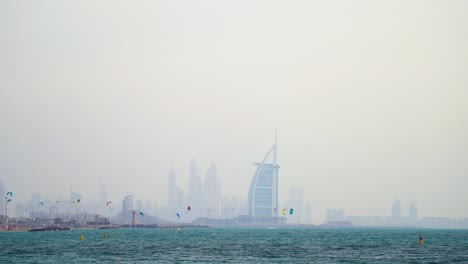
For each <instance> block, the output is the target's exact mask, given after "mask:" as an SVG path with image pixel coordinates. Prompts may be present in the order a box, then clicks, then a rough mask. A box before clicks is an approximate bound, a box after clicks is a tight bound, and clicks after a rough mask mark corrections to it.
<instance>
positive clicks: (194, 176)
mask: <svg viewBox="0 0 468 264" xmlns="http://www.w3.org/2000/svg"><path fill="white" fill-rule="evenodd" d="M188 204H189V205H190V206H191V207H192V210H191V213H190V214H189V217H190V219H191V220H193V219H195V218H197V217H201V216H203V210H204V209H205V208H204V206H203V193H202V180H201V177H200V175H199V174H198V171H197V164H196V163H195V160H194V159H192V161H191V163H190V178H189V186H188Z"/></svg>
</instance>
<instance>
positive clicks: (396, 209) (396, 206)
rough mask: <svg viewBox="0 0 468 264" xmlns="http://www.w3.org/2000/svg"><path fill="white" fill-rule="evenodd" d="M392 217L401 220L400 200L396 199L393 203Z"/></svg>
mask: <svg viewBox="0 0 468 264" xmlns="http://www.w3.org/2000/svg"><path fill="white" fill-rule="evenodd" d="M392 218H393V220H395V221H399V220H400V218H401V204H400V200H395V201H394V202H393V205H392Z"/></svg>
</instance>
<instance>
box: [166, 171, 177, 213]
mask: <svg viewBox="0 0 468 264" xmlns="http://www.w3.org/2000/svg"><path fill="white" fill-rule="evenodd" d="M168 183H169V186H168V187H169V189H168V200H167V206H168V207H169V209H170V210H174V209H175V207H176V206H175V199H176V197H175V196H176V182H175V172H174V169H171V171H170V172H169V178H168Z"/></svg>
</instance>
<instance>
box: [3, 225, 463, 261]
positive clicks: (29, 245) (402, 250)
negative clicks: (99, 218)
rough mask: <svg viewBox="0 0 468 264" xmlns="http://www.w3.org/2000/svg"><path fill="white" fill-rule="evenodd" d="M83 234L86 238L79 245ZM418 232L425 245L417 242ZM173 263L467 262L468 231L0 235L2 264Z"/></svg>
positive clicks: (289, 230) (155, 231)
mask: <svg viewBox="0 0 468 264" xmlns="http://www.w3.org/2000/svg"><path fill="white" fill-rule="evenodd" d="M104 232H108V234H109V235H108V237H104V236H103V233H104ZM80 234H84V237H85V240H83V241H80V240H79V237H80ZM419 234H422V235H423V238H424V245H423V246H420V245H418V243H417V242H418V238H419ZM174 262H176V263H181V262H187V263H193V262H199V263H210V262H211V263H335V262H341V263H468V230H426V229H422V230H418V229H299V228H278V229H266V228H209V229H204V228H195V229H181V230H179V231H178V230H175V229H119V230H118V232H116V231H115V230H72V231H59V232H2V233H0V263H81V264H82V263H174Z"/></svg>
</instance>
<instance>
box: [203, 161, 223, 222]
mask: <svg viewBox="0 0 468 264" xmlns="http://www.w3.org/2000/svg"><path fill="white" fill-rule="evenodd" d="M220 188H221V186H220V181H219V177H218V172H217V170H216V165H215V164H214V163H213V164H211V167H210V168H209V169H208V171H207V173H206V177H205V181H204V185H203V194H204V195H205V206H206V211H207V215H206V216H207V217H210V218H213V217H218V216H219V215H220V208H221V204H220V200H221V190H220Z"/></svg>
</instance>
